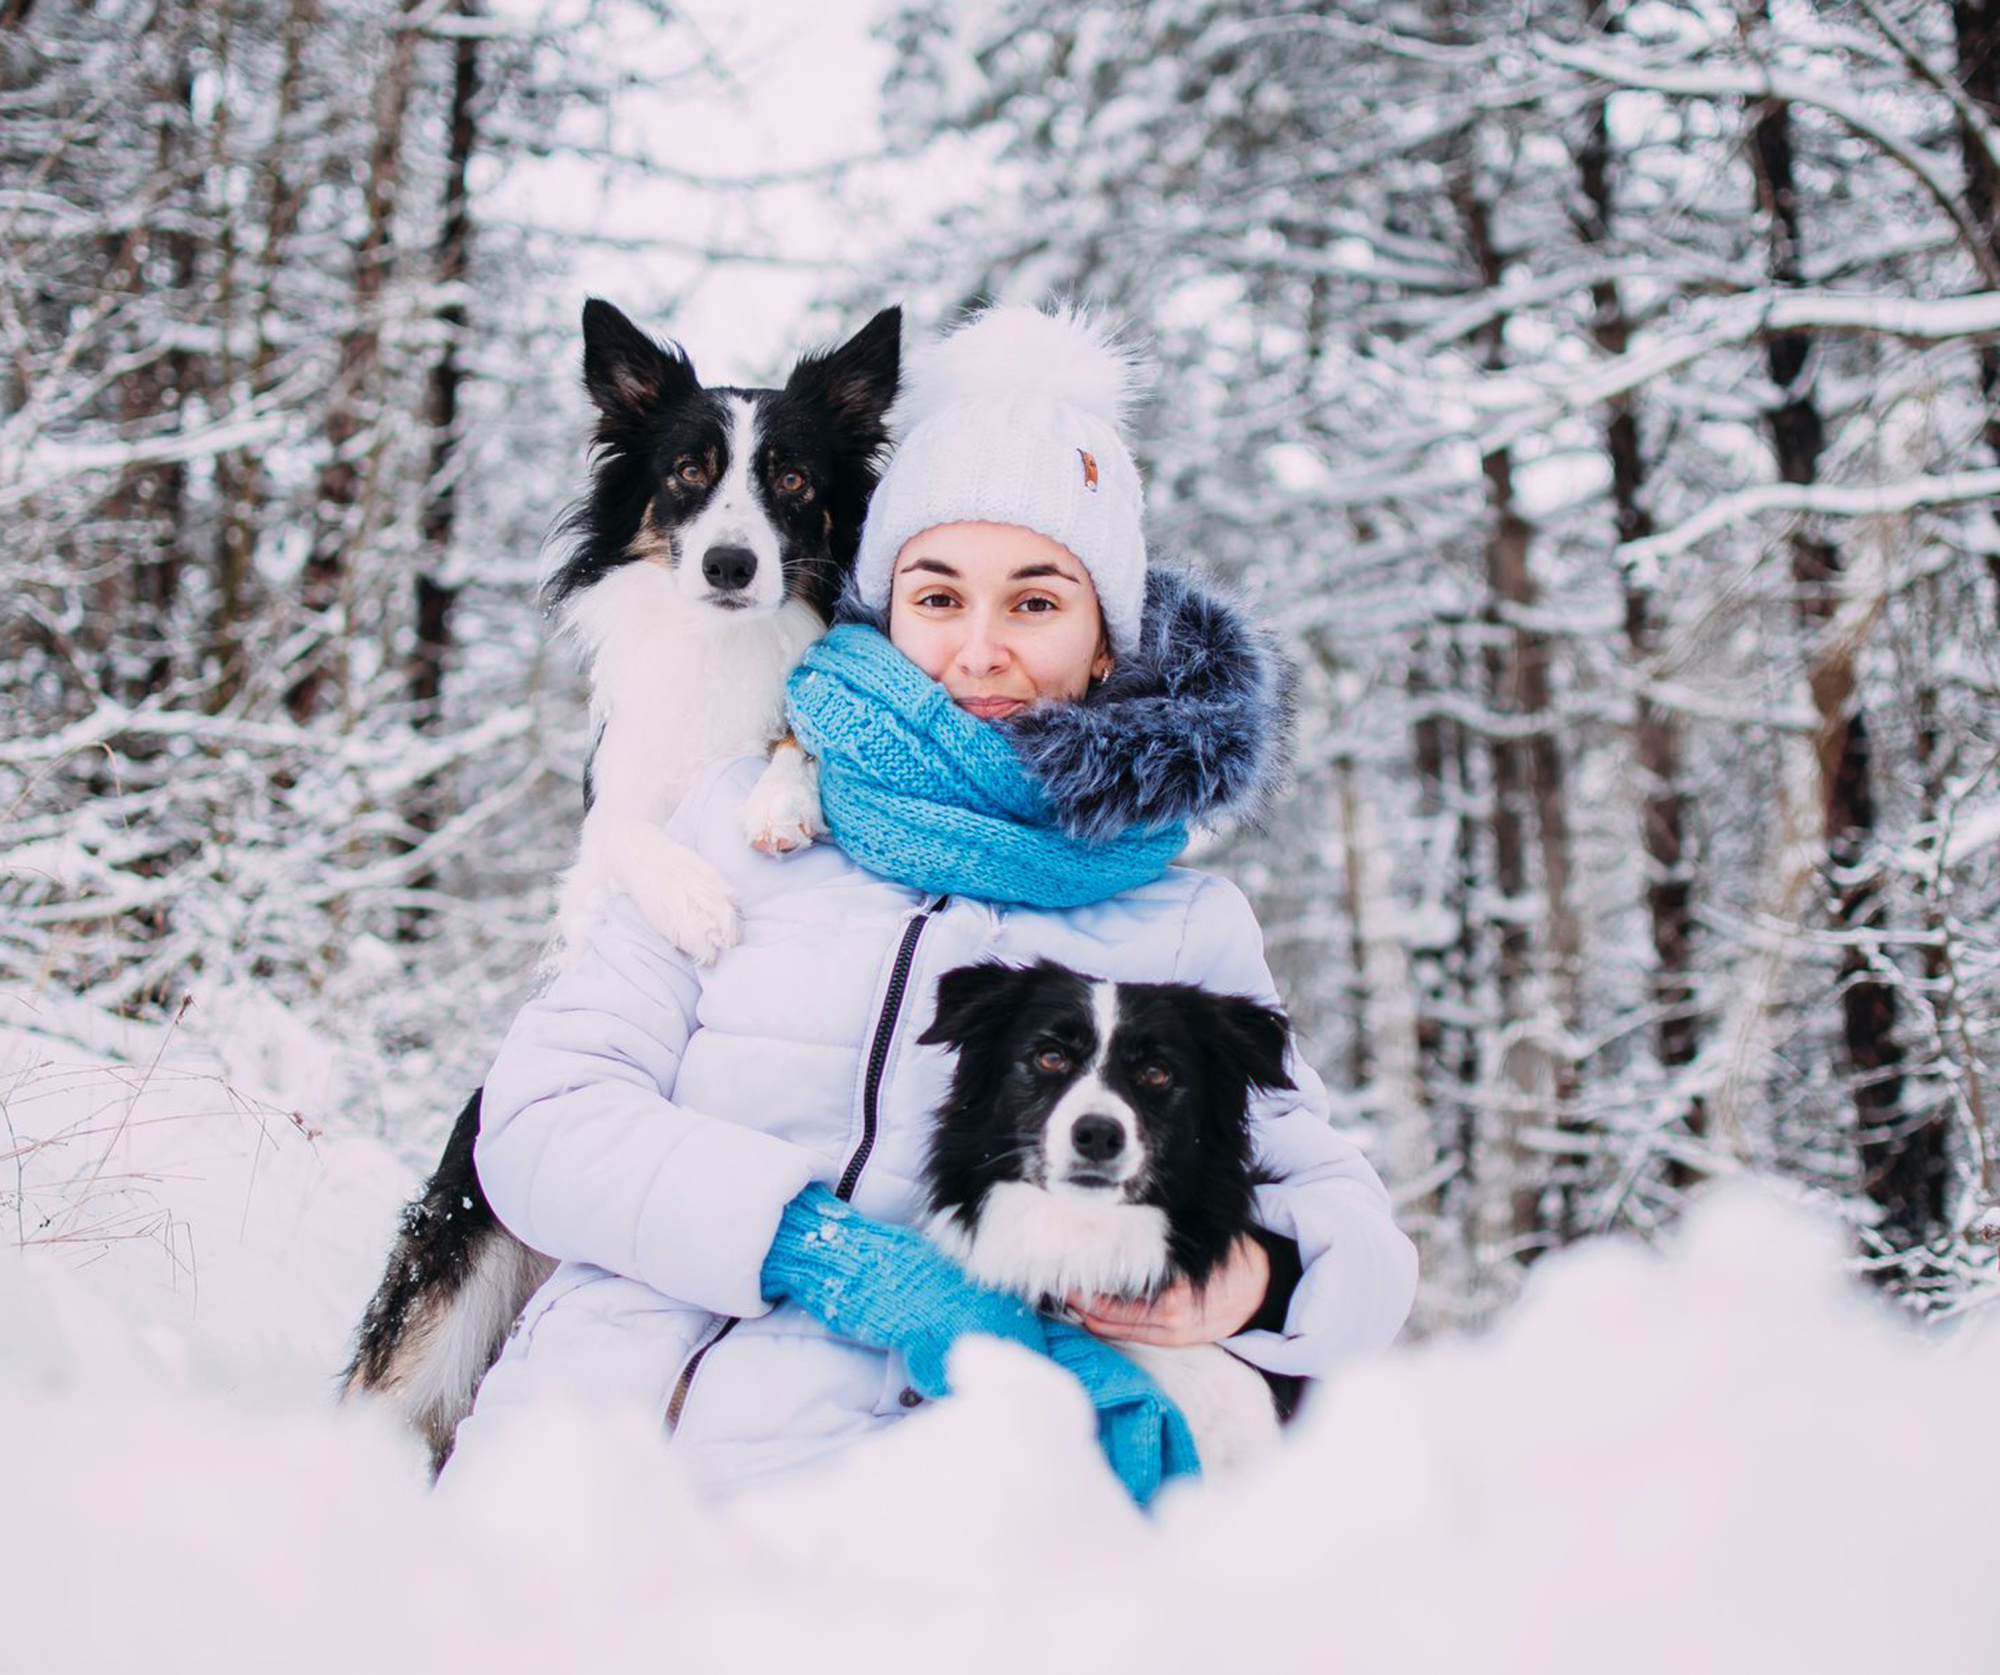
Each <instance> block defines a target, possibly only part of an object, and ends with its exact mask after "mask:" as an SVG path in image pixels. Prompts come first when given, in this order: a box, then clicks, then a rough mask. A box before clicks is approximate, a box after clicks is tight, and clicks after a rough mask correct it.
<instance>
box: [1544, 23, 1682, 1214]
mask: <svg viewBox="0 0 2000 1675" xmlns="http://www.w3.org/2000/svg"><path fill="white" fill-rule="evenodd" d="M1591 15H1593V16H1594V15H1595V14H1594V13H1593V14H1591ZM1586 21H1588V20H1586ZM1613 167H1614V163H1613V156H1612V148H1611V125H1610V118H1609V110H1608V106H1607V103H1606V101H1604V100H1602V99H1599V100H1597V101H1596V102H1595V103H1594V104H1592V105H1591V106H1590V107H1589V109H1588V110H1587V111H1586V112H1585V113H1584V118H1583V127H1582V133H1581V138H1580V142H1579V144H1578V145H1577V147H1576V169H1577V183H1578V186H1579V187H1580V189H1581V192H1582V200H1581V203H1580V206H1579V209H1578V213H1577V215H1576V222H1577V232H1578V236H1579V237H1580V239H1581V240H1582V242H1583V243H1584V245H1585V246H1587V247H1594V248H1598V249H1604V248H1607V247H1608V246H1609V245H1610V243H1611V239H1612V224H1613V216H1614V213H1615V201H1614V200H1615V194H1616V183H1615V182H1614V180H1613V178H1612V170H1613ZM1590 300H1591V335H1592V336H1593V338H1595V340H1596V342H1597V346H1598V347H1599V348H1600V349H1602V350H1603V351H1604V353H1605V354H1606V355H1609V356H1618V355H1623V354H1624V353H1625V352H1626V350H1627V348H1628V347H1629V346H1630V344H1631V340H1632V322H1631V317H1630V315H1629V314H1628V313H1627V312H1626V308H1625V299H1624V296H1623V294H1622V292H1621V291H1620V289H1619V287H1618V284H1617V282H1616V281H1615V280H1609V279H1606V280H1600V281H1598V282H1597V283H1596V284H1594V285H1593V286H1592V287H1591V293H1590ZM1604 452H1605V456H1606V458H1607V459H1609V461H1610V462H1611V503H1612V509H1613V513H1614V515H1615V517H1616V520H1617V530H1618V540H1619V543H1620V545H1621V546H1622V545H1625V544H1628V543H1630V542H1633V541H1642V540H1644V539H1645V538H1646V537H1648V536H1649V535H1651V534H1652V533H1653V516H1652V513H1651V511H1650V510H1649V509H1648V507H1647V505H1646V476H1647V462H1646V455H1645V451H1644V448H1643V447H1642V445H1641V437H1640V431H1639V415H1638V401H1637V397H1636V395H1634V394H1632V393H1629V392H1628V393H1627V394H1624V395H1620V396H1616V397H1614V398H1613V399H1612V400H1611V401H1610V402H1609V403H1608V404H1607V406H1606V409H1605V419H1604ZM1619 579H1620V587H1621V591H1622V593H1623V595H1624V618H1625V646H1626V651H1627V653H1628V655H1629V657H1630V660H1631V667H1632V668H1633V670H1634V672H1635V673H1636V674H1637V675H1638V677H1639V679H1640V681H1641V682H1642V683H1643V681H1644V680H1645V678H1646V670H1647V667H1648V666H1649V665H1650V664H1651V663H1652V662H1653V660H1654V658H1655V657H1656V656H1657V655H1658V653H1659V626H1658V620H1657V601H1656V589H1657V578H1655V577H1652V576H1648V575H1642V574H1640V573H1638V572H1637V571H1636V570H1635V569H1634V568H1633V567H1632V566H1630V565H1627V566H1625V568H1624V570H1623V572H1622V574H1621V576H1620V578H1619ZM1632 753H1633V757H1634V759H1635V760H1636V762H1637V763H1638V768H1639V785H1640V792H1639V842H1640V847H1641V849H1642V850H1643V852H1644V854H1645V857H1646V884H1645V894H1646V918H1647V923H1648V926H1649V928H1650V930H1651V935H1652V944H1653V970H1652V977H1651V989H1652V1001H1653V1007H1654V1010H1655V1012H1656V1014H1657V1016H1658V1020H1659V1021H1658V1023H1657V1024H1656V1025H1655V1028H1654V1034H1653V1050H1654V1052H1655V1054H1656V1056H1657V1057H1658V1059H1659V1064H1660V1072H1661V1077H1662V1080H1663V1082H1664V1083H1665V1085H1666V1086H1667V1087H1668V1088H1669V1089H1671V1088H1672V1087H1673V1086H1674V1084H1675V1082H1676V1081H1677V1080H1679V1079H1680V1078H1681V1077H1682V1076H1683V1075H1684V1073H1685V1072H1686V1071H1687V1068H1688V1066H1689V1065H1691V1064H1692V1063H1693V1062H1694V1059H1695V1052H1696V1050H1697V1048H1698V1046H1699V1045H1700V1037H1701V1031H1700V1027H1699V1022H1698V1020H1697V1017H1696V1014H1695V994H1694V984H1693V980H1692V972H1691V967H1692V963H1693V948H1694V918H1693V911H1692V898H1693V871H1692V869H1691V868H1690V866H1689V865H1688V856H1687V790H1686V787H1685V785H1684V783H1683V781H1682V767H1681V764H1682V757H1683V753H1684V752H1683V744H1682V737H1681V724H1680V721H1679V718H1678V717H1676V716H1675V715H1674V713H1673V712H1672V711H1671V710H1668V709H1665V708H1662V707H1661V706H1660V705H1658V704H1655V703H1654V702H1653V701H1652V699H1651V698H1650V697H1649V696H1648V695H1647V693H1646V691H1645V688H1644V685H1643V684H1641V685H1640V686H1639V687H1638V688H1637V689H1636V690H1635V691H1634V693H1633V713H1632ZM1686 1111H1687V1114H1686V1118H1685V1121H1684V1128H1685V1130H1686V1133H1687V1137H1688V1138H1689V1140H1691V1141H1693V1142H1694V1143H1695V1144H1696V1145H1697V1146H1698V1145H1699V1144H1700V1143H1701V1142H1702V1141H1703V1140H1704V1139H1705V1138H1706V1137H1707V1133H1708V1109H1707V1104H1706V1102H1705V1101H1704V1100H1703V1099H1702V1098H1701V1096H1700V1095H1699V1094H1690V1095H1689V1096H1688V1100H1687V1106H1686ZM1697 1178H1698V1171H1697V1170H1696V1169H1695V1168H1694V1166H1693V1164H1692V1163H1691V1161H1690V1160H1689V1159H1688V1158H1687V1157H1685V1156H1684V1155H1682V1154H1680V1153H1678V1152H1676V1153H1674V1154H1672V1155H1670V1156H1669V1157H1668V1159H1667V1165H1666V1181H1667V1184H1668V1185H1669V1186H1670V1187H1672V1188H1673V1189H1675V1190H1676V1191H1682V1192H1684V1191H1686V1190H1687V1189H1688V1188H1689V1187H1690V1186H1692V1185H1693V1184H1694V1182H1695V1181H1696V1179H1697Z"/></svg>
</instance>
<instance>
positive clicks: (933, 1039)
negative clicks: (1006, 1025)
mask: <svg viewBox="0 0 2000 1675" xmlns="http://www.w3.org/2000/svg"><path fill="white" fill-rule="evenodd" d="M1030 975H1032V973H1031V971H1029V970H1026V969H1023V968H1022V967H1020V966H1012V965H1002V964H1001V963H1000V962H999V961H998V960H986V961H984V962H982V963H981V964H979V965H962V966H958V967H955V968H954V969H953V970H951V971H947V972H946V973H945V974H944V975H943V976H942V977H940V978H939V979H938V986H937V1014H936V1016H934V1017H933V1018H932V1019H931V1022H930V1027H929V1028H928V1029H926V1030H925V1031H924V1033H923V1034H922V1035H920V1036H918V1037H917V1039H918V1040H919V1041H921V1042H923V1043H925V1044H926V1045H928V1046H936V1045H939V1044H942V1045H944V1046H947V1047H963V1046H965V1045H966V1044H967V1043H968V1042H970V1041H971V1040H972V1039H973V1037H974V1036H975V1035H977V1034H978V1033H979V1030H980V1028H981V1026H982V1024H983V1025H986V1026H989V1027H990V1026H991V1025H992V1024H993V1023H994V1022H996V1021H997V1020H999V1019H1002V1018H1005V1017H1006V1016H1007V1015H1008V1013H1009V1011H1010V1010H1011V1007H1010V1005H1009V997H1010V996H1011V995H1012V994H1013V993H1014V992H1015V991H1016V990H1018V989H1019V988H1020V986H1021V984H1022V982H1023V981H1024V980H1025V979H1026V978H1028V977H1029V976H1030Z"/></svg>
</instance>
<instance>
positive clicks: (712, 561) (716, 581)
mask: <svg viewBox="0 0 2000 1675" xmlns="http://www.w3.org/2000/svg"><path fill="white" fill-rule="evenodd" d="M701 573H702V578H703V579H704V580H705V581H706V582H707V583H708V585H709V586H710V587H712V588H714V589H715V590H716V591H717V592H718V593H740V592H742V591H743V589H744V588H746V587H748V586H749V585H750V578H751V577H752V576H754V575H756V574H757V555H756V554H755V553H753V552H752V551H751V550H750V549H749V548H748V547H710V548H709V549H708V551H707V552H705V553H703V554H702V555H701Z"/></svg>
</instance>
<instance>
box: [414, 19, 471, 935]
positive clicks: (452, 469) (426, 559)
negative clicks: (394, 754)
mask: <svg viewBox="0 0 2000 1675" xmlns="http://www.w3.org/2000/svg"><path fill="white" fill-rule="evenodd" d="M454 9H455V11H456V13H457V15H458V16H460V17H472V16H475V15H476V14H477V12H478V9H479V8H478V5H477V0H457V4H456V6H455V8H454ZM478 97H479V43H478V41H477V39H476V38H475V37H473V36H471V35H462V36H460V37H459V39H458V41H457V43H456V46H455V50H454V54H453V73H452V90H451V108H450V112H449V117H448V121H449V125H450V133H449V136H448V141H447V158H448V161H447V166H446V169H445V181H444V206H443V230H442V232H441V233H440V234H439V237H438V250H437V270H436V282H437V285H438V289H439V292H440V294H441V295H442V297H443V299H444V300H443V302H442V303H441V304H440V305H439V308H438V311H437V318H438V325H439V328H440V335H441V339H442V342H441V345H440V347H439V350H438V359H437V364H436V365H435V366H434V367H432V368H431V380H430V391H429V401H428V407H429V412H428V414H427V417H428V419H429V421H430V429H431V452H430V471H429V475H428V478H427V481H426V494H427V498H426V500H425V503H424V508H423V513H422V517H421V520H420V532H421V535H422V538H423V556H422V558H421V560H420V562H419V567H418V570H417V576H416V594H415V599H414V604H415V608H416V623H415V629H416V633H415V643H414V645H413V646H412V648H411V652H410V664H409V694H410V703H411V715H412V718H413V719H414V721H415V723H416V725H417V726H418V727H419V728H422V729H424V730H426V731H433V730H435V729H436V727H437V726H438V723H439V721H440V720H441V719H442V714H443V707H444V706H443V697H444V676H445V658H446V655H447V653H448V652H449V651H450V649H451V609H452V605H453V603H454V601H455V600H456V598H457V595H458V590H457V589H456V588H455V587H453V586H452V585H451V584H450V583H449V582H448V581H447V580H446V577H447V575H448V573H449V569H450V565H451V554H452V536H453V533H454V531H455V529H456V527H457V516H458V491H457V487H456V483H455V481H454V478H455V473H456V457H455V456H456V449H457V444H458V393H459V383H460V379H461V376H462V374H461V372H460V369H459V359H458V352H459V345H460V344H461V343H462V342H463V341H464V338H465V329H466V307H465V295H466V292H465V286H466V269H467V262H468V258H469V253H470V246H471V241H472V213H471V207H470V202H469V199H468V197H467V194H466V184H465V182H466V171H467V168H468V166H469V165H470V163H471V160H472V150H473V146H474V144H475V143H476V141H477V138H478V130H477V126H476V123H477V110H476V103H477V100H478ZM442 813H443V810H442V807H441V795H440V787H439V786H438V783H437V782H436V780H434V779H424V780H420V781H418V782H417V784H415V785H413V786H412V787H411V788H410V792H409V795H408V797H407V798H406V799H405V803H404V809H403V814H404V818H405V819H406V820H407V821H408V823H409V825H410V827H411V828H412V829H413V830H415V831H418V832H425V833H429V832H434V831H436V830H437V828H438V823H439V820H440V819H441V817H442ZM433 882H434V880H433V879H432V877H431V876H430V875H429V874H428V873H426V874H423V875H420V876H419V877H418V878H416V879H413V880H412V887H413V888H416V889H427V888H429V887H430V886H431V884H432V883H433ZM427 918H428V915H427V914H424V913H420V912H414V911H413V912H411V913H406V914H404V915H403V916H402V919H401V921H400V923H401V928H402V932H403V934H404V935H406V936H416V935H419V934H421V931H422V928H423V924H424V921H425V920H426V919H427Z"/></svg>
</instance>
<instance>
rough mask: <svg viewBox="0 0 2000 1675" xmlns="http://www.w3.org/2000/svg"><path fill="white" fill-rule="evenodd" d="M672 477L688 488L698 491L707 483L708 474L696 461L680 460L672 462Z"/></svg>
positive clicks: (689, 459) (698, 461)
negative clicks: (678, 479)
mask: <svg viewBox="0 0 2000 1675" xmlns="http://www.w3.org/2000/svg"><path fill="white" fill-rule="evenodd" d="M674 475H675V476H676V477H678V478H680V480H681V481H682V482H684V483H686V484H687V486H688V487H689V488H694V489H698V488H700V487H701V486H702V485H703V484H704V483H706V482H707V481H708V473H707V472H706V471H704V470H703V469H702V464H701V461H700V460H698V459H691V458H685V457H684V458H681V459H677V460H675V461H674Z"/></svg>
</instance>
